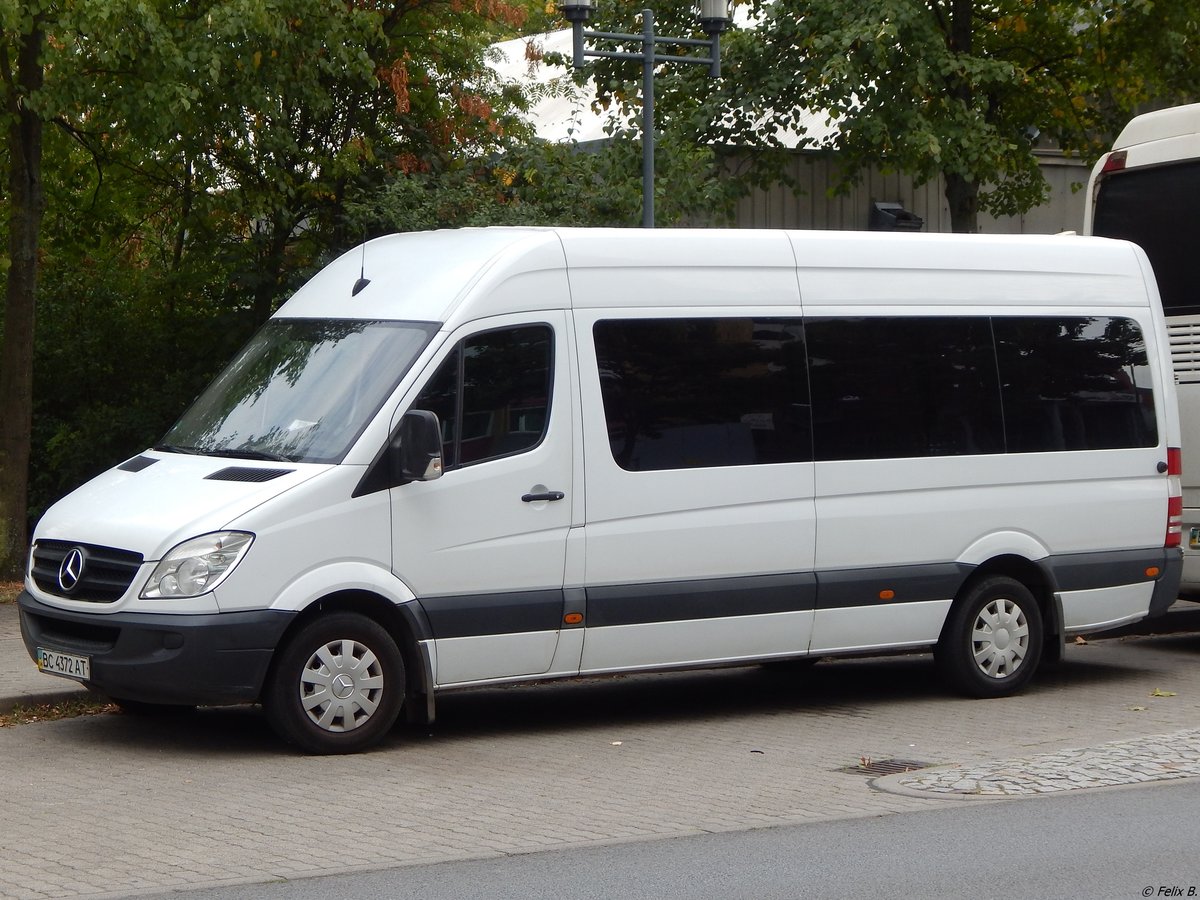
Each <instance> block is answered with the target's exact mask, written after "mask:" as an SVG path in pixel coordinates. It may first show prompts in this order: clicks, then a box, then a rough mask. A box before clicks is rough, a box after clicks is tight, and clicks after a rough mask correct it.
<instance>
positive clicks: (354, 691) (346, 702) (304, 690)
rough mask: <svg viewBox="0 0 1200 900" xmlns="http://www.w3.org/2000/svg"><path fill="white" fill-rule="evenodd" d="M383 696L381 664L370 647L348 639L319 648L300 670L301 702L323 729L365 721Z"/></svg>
mask: <svg viewBox="0 0 1200 900" xmlns="http://www.w3.org/2000/svg"><path fill="white" fill-rule="evenodd" d="M382 696H383V667H382V665H381V664H380V662H379V659H378V658H377V657H376V656H375V654H374V653H373V652H372V651H371V648H370V647H367V646H366V645H365V644H362V643H360V642H359V641H355V640H350V639H348V638H345V639H342V640H337V641H330V642H329V643H327V644H323V645H322V646H320V647H318V648H317V650H316V651H315V652H314V653H313V655H312V656H310V657H309V658H308V662H307V663H305V664H304V669H303V671H302V672H301V673H300V703H301V705H302V706H303V708H304V712H305V713H306V714H307V715H308V718H309V719H310V720H312V722H313V723H314V724H315V725H316V726H317V727H318V728H321V729H323V730H325V731H333V732H341V731H352V730H353V729H355V728H359V727H361V726H363V725H365V724H366V723H367V721H368V720H369V719H370V718H371V716H372V715H373V714H374V713H375V710H376V709H378V708H379V701H380V699H381V698H382Z"/></svg>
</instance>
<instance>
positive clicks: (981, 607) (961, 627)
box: [935, 575, 1042, 697]
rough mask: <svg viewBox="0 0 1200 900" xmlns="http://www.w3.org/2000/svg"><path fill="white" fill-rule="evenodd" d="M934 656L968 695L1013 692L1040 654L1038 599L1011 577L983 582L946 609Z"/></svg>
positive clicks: (943, 670)
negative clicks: (944, 620)
mask: <svg viewBox="0 0 1200 900" xmlns="http://www.w3.org/2000/svg"><path fill="white" fill-rule="evenodd" d="M935 656H936V658H937V662H938V666H939V668H940V669H941V670H942V673H943V674H944V675H945V676H946V677H947V678H948V679H949V680H950V682H951V683H952V684H953V685H954V686H955V687H956V688H958V689H959V690H961V691H962V692H963V693H965V694H967V695H969V696H972V697H1003V696H1005V695H1007V694H1013V693H1016V692H1017V691H1019V690H1020V689H1021V688H1023V687H1024V686H1025V685H1026V683H1027V682H1028V681H1029V679H1030V678H1032V677H1033V673H1034V670H1036V669H1037V666H1038V661H1039V660H1040V659H1041V656H1042V613H1041V610H1040V609H1039V608H1038V605H1037V600H1035V599H1034V596H1033V594H1032V593H1030V591H1029V589H1028V588H1027V587H1025V585H1023V584H1021V582H1019V581H1017V580H1015V579H1013V578H1008V577H1005V576H999V575H997V576H992V577H991V578H985V579H983V580H982V581H980V582H978V583H977V584H975V585H973V586H972V587H971V588H970V589H969V590H968V591H967V592H966V593H965V594H964V595H963V596H962V597H961V598H959V600H958V601H957V602H956V603H955V604H954V607H953V608H952V609H951V610H950V616H949V618H948V619H947V620H946V625H945V627H944V628H943V630H942V637H941V640H939V641H938V645H937V649H936V651H935Z"/></svg>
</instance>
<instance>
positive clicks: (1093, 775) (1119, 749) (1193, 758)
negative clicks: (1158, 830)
mask: <svg viewBox="0 0 1200 900" xmlns="http://www.w3.org/2000/svg"><path fill="white" fill-rule="evenodd" d="M1197 776H1200V731H1196V730H1189V731H1178V732H1175V733H1174V734H1161V735H1148V736H1146V737H1140V738H1135V739H1133V740H1129V741H1112V742H1110V743H1107V744H1101V745H1100V746H1098V747H1084V748H1081V749H1074V750H1060V751H1058V752H1056V753H1042V754H1039V755H1037V756H1028V757H1024V758H1021V759H1004V760H988V761H987V762H985V763H982V764H980V765H974V766H940V767H937V768H930V769H919V770H917V771H914V772H906V773H903V774H899V775H889V776H885V777H883V778H878V779H876V780H875V781H874V782H873V784H874V786H875V787H877V788H879V789H880V790H885V791H892V792H894V793H897V794H907V795H909V796H913V797H927V796H931V795H941V796H945V797H954V798H955V799H963V798H970V797H984V798H991V799H993V800H995V799H997V798H1003V797H1020V796H1024V795H1029V794H1052V793H1055V792H1058V791H1071V790H1078V789H1080V788H1097V787H1117V786H1118V785H1125V784H1148V783H1150V782H1152V781H1170V780H1174V779H1176V778H1195V777H1197Z"/></svg>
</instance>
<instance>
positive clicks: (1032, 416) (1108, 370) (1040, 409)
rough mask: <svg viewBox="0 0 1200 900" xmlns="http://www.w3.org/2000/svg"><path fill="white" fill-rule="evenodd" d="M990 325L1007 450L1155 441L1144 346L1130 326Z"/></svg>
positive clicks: (1082, 321) (1091, 321) (1099, 321)
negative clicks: (1005, 429) (999, 383)
mask: <svg viewBox="0 0 1200 900" xmlns="http://www.w3.org/2000/svg"><path fill="white" fill-rule="evenodd" d="M992 321H993V326H994V328H995V332H996V355H997V360H998V365H999V368H1000V378H1001V381H1002V392H1003V398H1004V419H1005V425H1006V427H1007V431H1008V449H1009V452H1012V453H1030V452H1036V451H1039V450H1083V449H1089V450H1104V449H1114V448H1120V447H1153V446H1155V445H1156V444H1157V443H1158V430H1157V426H1156V422H1155V416H1154V394H1153V391H1152V389H1151V379H1150V368H1149V365H1148V363H1147V359H1146V344H1145V341H1144V340H1143V338H1142V332H1141V330H1140V329H1139V328H1138V325H1137V323H1136V322H1133V321H1132V320H1130V319H1123V318H1109V317H1084V316H1079V317H1066V318H1023V317H1022V318H995V319H993V320H992Z"/></svg>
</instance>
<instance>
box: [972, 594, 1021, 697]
mask: <svg viewBox="0 0 1200 900" xmlns="http://www.w3.org/2000/svg"><path fill="white" fill-rule="evenodd" d="M1028 649H1029V623H1028V622H1027V621H1026V620H1025V612H1024V611H1023V610H1022V609H1021V607H1020V606H1018V605H1017V604H1016V603H1015V602H1013V601H1012V600H1006V599H1003V598H1000V599H996V600H992V601H991V602H990V603H988V604H987V605H986V606H985V607H984V608H983V609H981V610H980V611H979V615H978V616H977V617H976V619H975V627H974V628H973V629H972V630H971V651H972V653H973V654H974V656H975V664H976V665H977V666H979V671H981V672H983V674H985V675H987V676H988V677H990V678H1007V677H1009V676H1010V675H1012V674H1013V673H1014V672H1016V671H1017V669H1019V668H1020V667H1021V663H1022V662H1024V660H1025V653H1026V652H1027V651H1028Z"/></svg>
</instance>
